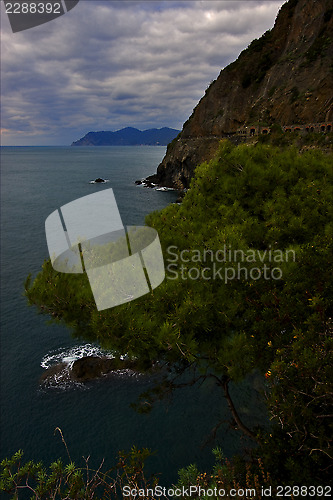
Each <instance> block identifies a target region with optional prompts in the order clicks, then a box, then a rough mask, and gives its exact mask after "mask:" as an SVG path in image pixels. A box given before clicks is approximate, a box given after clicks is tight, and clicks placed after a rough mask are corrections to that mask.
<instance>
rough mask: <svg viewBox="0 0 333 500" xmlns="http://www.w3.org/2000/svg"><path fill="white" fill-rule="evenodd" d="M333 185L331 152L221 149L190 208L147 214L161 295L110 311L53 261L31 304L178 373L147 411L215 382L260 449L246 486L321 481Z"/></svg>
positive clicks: (326, 427)
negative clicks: (263, 388) (253, 402)
mask: <svg viewBox="0 0 333 500" xmlns="http://www.w3.org/2000/svg"><path fill="white" fill-rule="evenodd" d="M332 177H333V172H332V155H331V154H324V153H323V152H321V151H320V150H318V149H309V150H307V151H303V152H302V153H299V152H298V150H297V149H296V148H294V147H288V148H285V149H279V148H277V147H275V146H272V145H270V144H268V145H266V144H260V143H257V144H254V145H249V144H243V145H240V146H237V147H236V146H234V145H232V144H231V143H230V142H228V141H222V143H221V145H220V148H219V151H218V154H217V156H216V158H215V159H214V160H212V161H211V162H209V163H203V164H202V165H200V166H199V167H198V168H197V169H196V175H195V178H194V179H193V180H192V183H191V187H190V189H189V191H188V192H187V194H186V196H185V198H184V200H183V202H182V204H181V205H177V204H173V205H170V206H168V207H167V208H165V209H164V210H162V211H160V212H155V213H152V214H150V215H149V216H148V217H147V224H148V225H150V226H152V227H154V228H156V230H157V231H158V233H159V236H160V240H161V244H162V248H163V252H164V257H165V263H166V274H167V276H166V279H165V281H164V282H163V283H162V284H161V285H160V286H159V287H158V288H156V289H155V290H154V291H153V292H152V293H151V294H150V295H146V296H143V297H141V298H140V299H137V300H135V301H133V302H130V303H128V304H123V305H121V306H119V307H116V308H114V309H109V310H105V311H100V312H99V311H97V310H96V308H95V304H94V301H93V297H92V294H91V291H90V288H89V284H88V281H87V279H86V277H85V276H84V275H72V274H60V273H57V272H56V271H54V270H53V268H52V266H51V264H50V262H49V261H48V262H45V263H44V265H43V269H42V271H41V273H39V275H38V276H37V277H36V279H35V280H34V281H33V282H32V283H31V280H30V279H28V280H27V283H26V295H27V297H28V299H29V302H30V303H31V304H35V305H37V306H38V308H39V310H40V311H41V312H43V313H46V314H50V315H51V316H52V317H53V318H54V319H56V320H61V321H65V323H66V324H68V325H69V326H70V327H71V328H72V329H73V331H74V334H75V335H78V336H85V337H86V338H88V339H89V340H92V339H94V340H97V341H98V342H100V344H101V345H102V347H104V348H106V349H110V350H112V351H113V352H115V353H118V355H119V356H120V355H121V354H124V353H127V354H128V355H129V356H131V357H135V358H137V359H138V360H139V362H140V364H141V366H142V367H144V366H146V367H149V366H151V364H152V362H155V361H156V360H159V363H160V364H161V365H164V366H165V367H166V368H167V369H168V370H169V373H168V375H167V377H166V378H165V379H164V380H163V381H162V382H161V383H160V385H159V386H158V387H156V388H155V390H154V391H152V392H151V393H150V394H145V395H144V398H143V399H142V401H141V402H139V404H138V407H139V408H141V410H142V411H146V410H148V409H149V408H150V406H151V404H153V401H154V399H155V398H156V397H163V395H164V394H166V393H167V392H169V391H172V390H174V389H176V388H177V381H178V380H179V374H180V373H183V374H187V381H189V382H190V383H194V382H195V381H199V380H202V379H204V378H207V377H212V378H214V380H216V383H217V384H218V385H219V386H220V387H221V397H223V396H225V397H226V398H227V402H228V404H229V407H230V409H231V412H232V415H233V418H234V421H235V424H236V427H238V429H240V430H241V431H243V432H244V433H245V434H247V435H248V436H251V437H252V438H253V439H254V441H256V443H257V444H258V447H257V448H256V450H255V451H254V452H253V461H252V462H251V463H250V464H248V465H247V466H246V465H245V463H244V462H242V461H241V462H239V464H241V465H239V469H237V471H238V472H235V474H240V476H239V478H240V480H243V481H245V479H246V477H247V476H246V474H247V472H246V471H247V470H248V469H247V468H246V467H250V469H251V471H252V472H251V473H253V474H254V475H256V474H257V473H259V472H258V470H259V469H258V467H259V465H258V462H257V459H258V457H260V460H261V462H260V463H261V465H260V467H263V468H264V471H265V474H269V477H270V482H271V483H272V484H276V483H280V484H292V483H295V484H301V483H302V484H310V483H311V484H320V483H323V481H325V479H327V478H328V477H329V475H330V468H329V462H330V460H331V459H332V449H331V437H332V425H331V418H330V417H331V415H330V410H329V408H330V407H331V405H332V385H331V384H332V372H331V370H332V368H331V367H332V303H333V301H332V299H333V286H332V259H331V256H332V246H333V245H332V238H331V235H332V233H333V231H332V221H333V218H332V203H331V200H332V194H333V192H332V191H333V187H332ZM253 370H259V371H260V372H261V373H262V375H263V377H265V379H266V384H267V394H266V396H264V395H263V398H264V397H265V399H266V402H267V407H268V411H269V414H270V417H271V420H272V425H271V427H270V429H269V430H267V429H266V430H265V429H250V428H249V426H248V423H247V422H243V421H242V420H241V418H240V417H239V414H238V412H237V408H235V407H234V405H233V402H232V400H231V398H230V395H229V392H228V387H229V384H230V382H235V383H237V382H238V381H240V380H242V379H243V378H244V377H246V376H247V374H249V373H251V372H252V371H253ZM217 424H218V423H217ZM223 464H224V465H223ZM223 464H222V465H221V464H220V465H221V467H222V469H223V467H224V469H223V470H224V471H225V472H226V471H227V469H228V467H227V468H225V467H226V465H225V461H223ZM251 464H252V465H251ZM231 467H232V468H233V467H236V465H235V464H234V465H231ZM237 467H238V466H237ZM233 470H234V471H236V469H233ZM226 473H227V472H226ZM237 477H238V476H237ZM244 484H245V482H244Z"/></svg>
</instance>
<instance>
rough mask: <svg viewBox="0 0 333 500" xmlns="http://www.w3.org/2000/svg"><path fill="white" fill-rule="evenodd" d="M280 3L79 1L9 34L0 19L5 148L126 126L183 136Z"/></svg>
mask: <svg viewBox="0 0 333 500" xmlns="http://www.w3.org/2000/svg"><path fill="white" fill-rule="evenodd" d="M1 3H3V2H1ZM283 3H284V2H283V1H282V0H276V1H274V0H272V1H251V0H250V1H249V0H246V1H217V0H215V1H208V0H206V1H205V0H203V1H190V0H187V1H178V2H173V1H169V2H168V1H146V2H138V1H137V2H131V1H123V2H117V1H83V0H81V2H80V3H79V4H78V5H77V6H76V7H75V8H74V9H73V10H72V11H70V12H69V13H68V14H66V15H64V16H62V17H60V18H58V19H56V20H54V21H51V22H49V23H47V24H44V25H42V26H39V27H36V28H33V29H30V30H26V31H23V32H19V33H15V34H13V33H12V32H11V30H10V27H9V23H8V21H7V20H6V16H2V17H3V18H4V19H3V34H2V68H1V74H2V92H3V98H2V102H3V103H4V104H3V110H2V124H3V127H4V128H5V129H6V135H4V136H3V137H5V139H4V142H3V143H4V144H46V143H49V144H70V143H71V142H72V141H73V140H76V139H78V138H79V137H81V136H82V135H84V134H85V133H86V132H88V131H89V130H116V129H119V128H121V127H123V126H127V125H130V126H136V127H138V128H141V129H143V128H149V127H162V126H171V127H175V128H181V126H182V124H183V122H184V121H185V120H186V119H187V118H188V117H189V115H190V114H191V112H192V109H193V108H194V106H195V105H196V104H197V102H198V100H199V99H200V98H201V97H202V95H203V94H204V91H205V89H206V87H207V86H208V85H209V83H210V81H211V80H212V79H215V78H216V77H217V76H218V74H219V72H220V70H221V68H223V67H224V66H226V65H227V64H229V63H230V62H232V61H233V60H234V59H235V58H236V57H237V56H238V55H239V53H240V52H241V51H242V50H243V49H244V48H245V47H246V46H247V45H248V44H249V43H250V42H251V41H252V40H253V39H254V38H257V37H259V36H261V34H262V33H264V32H265V31H266V30H267V29H269V28H271V27H272V26H273V24H274V19H275V17H276V14H277V12H278V10H279V8H280V6H281V5H282V4H283ZM2 8H3V5H2Z"/></svg>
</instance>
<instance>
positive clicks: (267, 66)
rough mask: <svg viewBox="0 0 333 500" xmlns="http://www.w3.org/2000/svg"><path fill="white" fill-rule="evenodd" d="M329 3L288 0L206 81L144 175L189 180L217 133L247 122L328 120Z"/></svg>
mask: <svg viewBox="0 0 333 500" xmlns="http://www.w3.org/2000/svg"><path fill="white" fill-rule="evenodd" d="M332 7H333V6H332V0H289V1H288V2H287V3H285V4H284V5H283V6H282V7H281V9H280V11H279V13H278V16H277V18H276V21H275V24H274V27H273V28H272V30H269V31H267V32H266V33H265V34H264V35H263V36H262V37H261V38H259V39H256V40H254V41H253V42H252V43H251V44H250V45H249V47H248V48H247V49H245V50H244V51H243V52H242V53H241V54H240V55H239V57H238V59H237V60H236V61H235V62H233V63H232V64H230V65H229V66H227V67H226V68H225V69H223V70H222V71H221V73H220V75H219V76H218V78H217V79H216V80H215V81H214V82H213V83H212V84H211V85H210V86H209V88H208V89H207V90H206V94H205V96H204V97H202V99H201V100H200V102H199V103H198V105H197V106H196V107H195V108H194V110H193V113H192V115H191V116H190V118H189V119H188V120H187V122H186V123H185V124H184V125H183V129H182V132H181V133H180V135H179V136H178V138H177V140H174V141H173V142H172V143H171V144H170V145H169V146H168V149H167V152H166V155H165V157H164V159H163V161H162V163H161V164H160V165H159V166H158V169H157V173H156V174H154V175H152V176H150V177H149V178H148V179H149V180H150V181H151V182H156V183H158V184H160V185H163V186H169V187H178V188H184V187H188V186H189V182H190V179H191V177H192V176H193V172H194V169H195V166H196V165H198V164H199V163H201V162H202V161H205V160H209V159H211V158H212V157H213V155H214V153H215V152H216V150H217V147H218V143H219V141H220V140H221V138H223V137H226V136H232V135H236V136H237V134H238V132H239V131H240V130H242V129H243V130H244V128H245V127H250V128H251V127H252V129H253V130H258V128H260V127H262V126H266V127H269V126H271V125H272V124H274V123H276V124H279V125H281V126H283V125H288V126H290V125H292V124H297V125H302V124H310V129H311V124H315V123H316V124H318V123H320V122H324V123H325V122H326V123H327V121H332V119H333V110H332V106H333V99H332V95H333V92H332V89H333V8H332ZM331 126H332V124H331Z"/></svg>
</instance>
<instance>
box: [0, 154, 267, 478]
mask: <svg viewBox="0 0 333 500" xmlns="http://www.w3.org/2000/svg"><path fill="white" fill-rule="evenodd" d="M1 153H2V161H1V165H2V166H1V211H2V221H1V258H2V269H1V283H2V286H1V313H2V314H1V451H0V458H3V457H5V456H9V455H11V454H13V453H14V452H16V451H17V450H18V449H23V450H24V452H25V456H26V458H29V459H35V460H43V461H45V463H46V464H48V463H50V462H51V461H52V460H54V459H56V458H57V457H59V456H62V457H63V458H64V460H66V452H65V449H64V446H63V444H62V442H61V439H60V436H59V434H56V435H55V433H54V430H55V428H56V427H60V428H61V429H62V432H63V434H64V437H65V439H66V441H67V445H68V448H69V450H70V453H71V457H72V459H73V460H75V461H76V462H77V463H78V464H80V463H81V465H82V460H81V457H82V456H88V455H90V456H91V465H93V464H96V465H97V464H99V462H100V461H101V460H102V459H103V458H105V459H106V463H107V464H108V465H110V466H111V465H112V463H114V458H115V457H116V456H117V451H118V450H120V449H125V450H128V449H130V448H131V446H132V445H134V444H135V445H136V446H138V447H143V446H145V447H148V448H150V449H151V450H153V451H156V455H155V456H154V457H152V458H151V459H150V460H149V461H148V463H147V466H148V471H150V472H155V473H161V474H162V480H161V483H162V485H165V486H167V485H170V484H171V483H172V482H173V481H175V480H176V478H177V470H178V469H179V468H180V467H184V466H186V465H188V464H190V463H193V462H196V463H197V464H198V465H199V466H201V467H208V466H210V465H211V464H212V462H213V458H212V454H211V451H210V450H211V447H212V445H213V446H214V445H216V444H219V445H220V446H221V447H222V448H223V450H224V453H225V455H226V456H231V455H232V454H234V453H235V452H237V451H239V450H240V449H241V448H242V446H243V445H246V444H248V443H247V441H245V440H243V438H242V437H241V435H240V434H239V433H238V432H237V431H235V430H233V429H231V428H230V426H229V425H228V420H230V414H229V412H228V409H227V405H226V402H225V400H224V398H223V396H222V394H221V389H219V388H217V387H216V386H215V385H214V383H213V382H212V381H209V382H207V383H205V384H203V385H201V386H200V387H195V388H184V389H181V390H179V391H178V392H176V393H175V395H174V397H173V398H172V400H169V401H165V402H161V403H159V404H158V405H156V407H155V408H154V409H153V411H152V412H151V413H150V414H149V415H139V414H137V413H136V412H135V411H134V410H133V409H132V408H131V407H130V404H131V403H132V402H134V401H135V400H136V398H137V397H138V396H139V394H140V393H141V392H142V391H144V390H146V389H147V387H148V386H149V384H150V383H151V381H150V380H149V379H146V378H144V377H130V376H122V377H114V378H110V379H105V380H102V381H95V382H93V383H90V384H88V385H87V386H85V387H75V386H72V387H67V388H57V389H48V390H41V388H40V386H39V377H40V376H41V374H42V373H43V366H42V365H44V366H45V363H46V361H45V360H50V359H51V360H52V359H60V358H64V357H66V356H67V357H68V356H71V355H73V353H76V355H77V353H78V352H80V351H81V352H83V351H85V352H87V351H88V352H89V349H91V347H89V346H87V342H86V341H85V340H84V339H82V340H81V341H79V340H75V339H73V338H72V337H71V333H70V331H69V330H68V329H67V328H66V327H64V326H62V325H59V324H57V325H55V324H52V325H50V324H48V323H47V318H46V317H45V316H42V315H38V314H37V312H36V310H35V309H34V308H31V307H28V306H27V304H26V300H25V298H24V296H23V283H24V280H25V278H26V276H27V275H28V274H29V273H32V274H33V275H36V273H37V272H38V271H39V270H40V267H41V264H42V262H43V260H44V259H46V258H48V251H47V246H46V239H45V230H44V222H45V219H46V217H47V216H48V215H49V214H50V213H51V212H53V211H54V210H56V209H57V208H59V207H60V206H61V205H64V204H66V203H68V202H70V201H72V200H74V199H76V198H79V197H82V196H85V195H88V194H91V193H93V192H96V191H100V190H102V189H108V188H110V187H112V188H113V191H114V194H115V198H116V200H117V204H118V208H119V211H120V214H121V217H122V221H123V224H124V225H131V224H143V222H144V217H145V215H146V214H147V213H149V212H150V211H152V210H156V209H161V208H163V207H164V206H166V205H167V204H169V203H172V202H174V201H175V199H176V196H177V194H176V193H174V192H171V191H167V192H161V191H154V190H151V189H147V188H144V187H141V186H136V185H135V184H134V181H135V180H136V179H140V178H143V177H145V176H147V175H149V174H151V173H153V172H154V171H155V170H156V166H157V165H158V163H159V162H160V160H161V159H162V157H163V155H164V153H165V148H164V147H148V146H147V147H145V146H141V147H103V148H89V147H87V148H70V147H58V148H56V147H20V148H14V147H13V148H11V147H6V148H2V151H1ZM96 177H103V178H107V179H109V180H110V182H109V183H107V184H105V185H100V184H89V181H90V180H92V179H95V178H96ZM253 383H257V381H256V380H253V381H251V384H247V385H246V386H243V387H242V388H237V387H236V388H234V389H233V394H234V397H235V402H236V404H237V403H238V405H240V401H242V402H241V406H240V410H241V414H242V415H243V416H244V418H245V419H246V420H247V423H248V424H250V425H251V424H252V425H254V424H256V423H258V422H259V421H260V420H261V419H262V417H260V415H261V409H262V407H260V405H258V404H257V403H258V393H257V392H256V391H253V390H251V388H250V386H251V385H253ZM240 398H242V399H241V400H240ZM221 418H222V419H224V421H225V423H224V425H223V426H221V427H220V428H219V432H218V433H217V440H216V441H215V442H212V443H209V444H208V445H205V442H206V441H207V439H208V437H209V435H210V432H211V430H212V428H213V427H214V426H215V425H216V424H217V422H218V421H220V420H221Z"/></svg>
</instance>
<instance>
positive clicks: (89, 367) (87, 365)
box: [71, 356, 117, 382]
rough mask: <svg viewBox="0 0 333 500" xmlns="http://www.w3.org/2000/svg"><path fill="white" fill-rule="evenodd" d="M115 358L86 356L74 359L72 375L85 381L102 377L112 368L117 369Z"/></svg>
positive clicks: (79, 380) (77, 379) (73, 377)
mask: <svg viewBox="0 0 333 500" xmlns="http://www.w3.org/2000/svg"><path fill="white" fill-rule="evenodd" d="M116 369H117V366H116V362H115V360H114V359H110V358H107V357H98V356H85V357H83V358H80V359H77V360H76V361H74V363H73V366H72V370H71V377H72V379H73V380H76V381H78V382H85V381H87V380H92V379H94V378H99V377H102V376H103V375H106V374H107V373H109V372H111V371H112V370H116Z"/></svg>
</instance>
